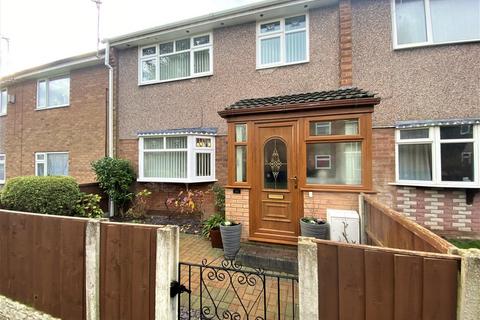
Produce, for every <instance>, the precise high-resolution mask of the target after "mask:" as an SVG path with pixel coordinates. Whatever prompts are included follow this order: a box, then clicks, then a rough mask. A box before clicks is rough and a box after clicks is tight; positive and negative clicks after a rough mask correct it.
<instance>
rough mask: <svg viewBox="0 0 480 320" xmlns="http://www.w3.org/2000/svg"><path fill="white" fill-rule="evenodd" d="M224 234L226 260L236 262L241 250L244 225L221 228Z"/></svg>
mask: <svg viewBox="0 0 480 320" xmlns="http://www.w3.org/2000/svg"><path fill="white" fill-rule="evenodd" d="M220 232H221V234H222V242H223V253H224V255H225V259H228V260H234V259H235V256H236V255H237V253H238V251H239V250H240V237H241V235H242V225H241V224H240V223H239V224H236V225H231V226H224V225H221V226H220Z"/></svg>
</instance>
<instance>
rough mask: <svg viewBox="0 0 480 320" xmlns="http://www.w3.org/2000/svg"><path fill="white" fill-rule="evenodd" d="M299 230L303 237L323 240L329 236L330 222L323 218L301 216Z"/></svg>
mask: <svg viewBox="0 0 480 320" xmlns="http://www.w3.org/2000/svg"><path fill="white" fill-rule="evenodd" d="M300 230H301V233H302V236H303V237H312V238H317V239H325V240H328V239H329V238H330V234H329V231H330V224H329V223H328V222H327V221H325V220H323V219H319V218H314V217H303V218H301V219H300Z"/></svg>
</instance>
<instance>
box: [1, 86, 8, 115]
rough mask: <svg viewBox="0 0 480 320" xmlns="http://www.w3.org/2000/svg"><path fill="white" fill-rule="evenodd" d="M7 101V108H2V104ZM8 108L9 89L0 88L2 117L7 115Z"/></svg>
mask: <svg viewBox="0 0 480 320" xmlns="http://www.w3.org/2000/svg"><path fill="white" fill-rule="evenodd" d="M4 92H5V101H3V99H4V98H3V96H4V95H3V93H4ZM4 103H5V110H2V105H3V104H4ZM7 109H8V90H7V88H0V117H2V116H6V115H7Z"/></svg>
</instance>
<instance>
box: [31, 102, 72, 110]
mask: <svg viewBox="0 0 480 320" xmlns="http://www.w3.org/2000/svg"><path fill="white" fill-rule="evenodd" d="M67 107H70V104H64V105H60V106H53V107H45V108H38V107H37V108H35V111H43V110H50V109H58V108H67Z"/></svg>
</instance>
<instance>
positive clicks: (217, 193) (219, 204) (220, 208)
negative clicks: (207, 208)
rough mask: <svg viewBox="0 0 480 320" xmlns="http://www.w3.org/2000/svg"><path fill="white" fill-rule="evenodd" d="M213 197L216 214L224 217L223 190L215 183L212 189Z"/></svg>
mask: <svg viewBox="0 0 480 320" xmlns="http://www.w3.org/2000/svg"><path fill="white" fill-rule="evenodd" d="M212 191H213V195H214V197H215V208H216V209H217V212H218V213H219V214H221V215H223V216H225V188H224V187H222V186H221V185H219V184H218V183H215V184H214V185H213V187H212Z"/></svg>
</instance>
